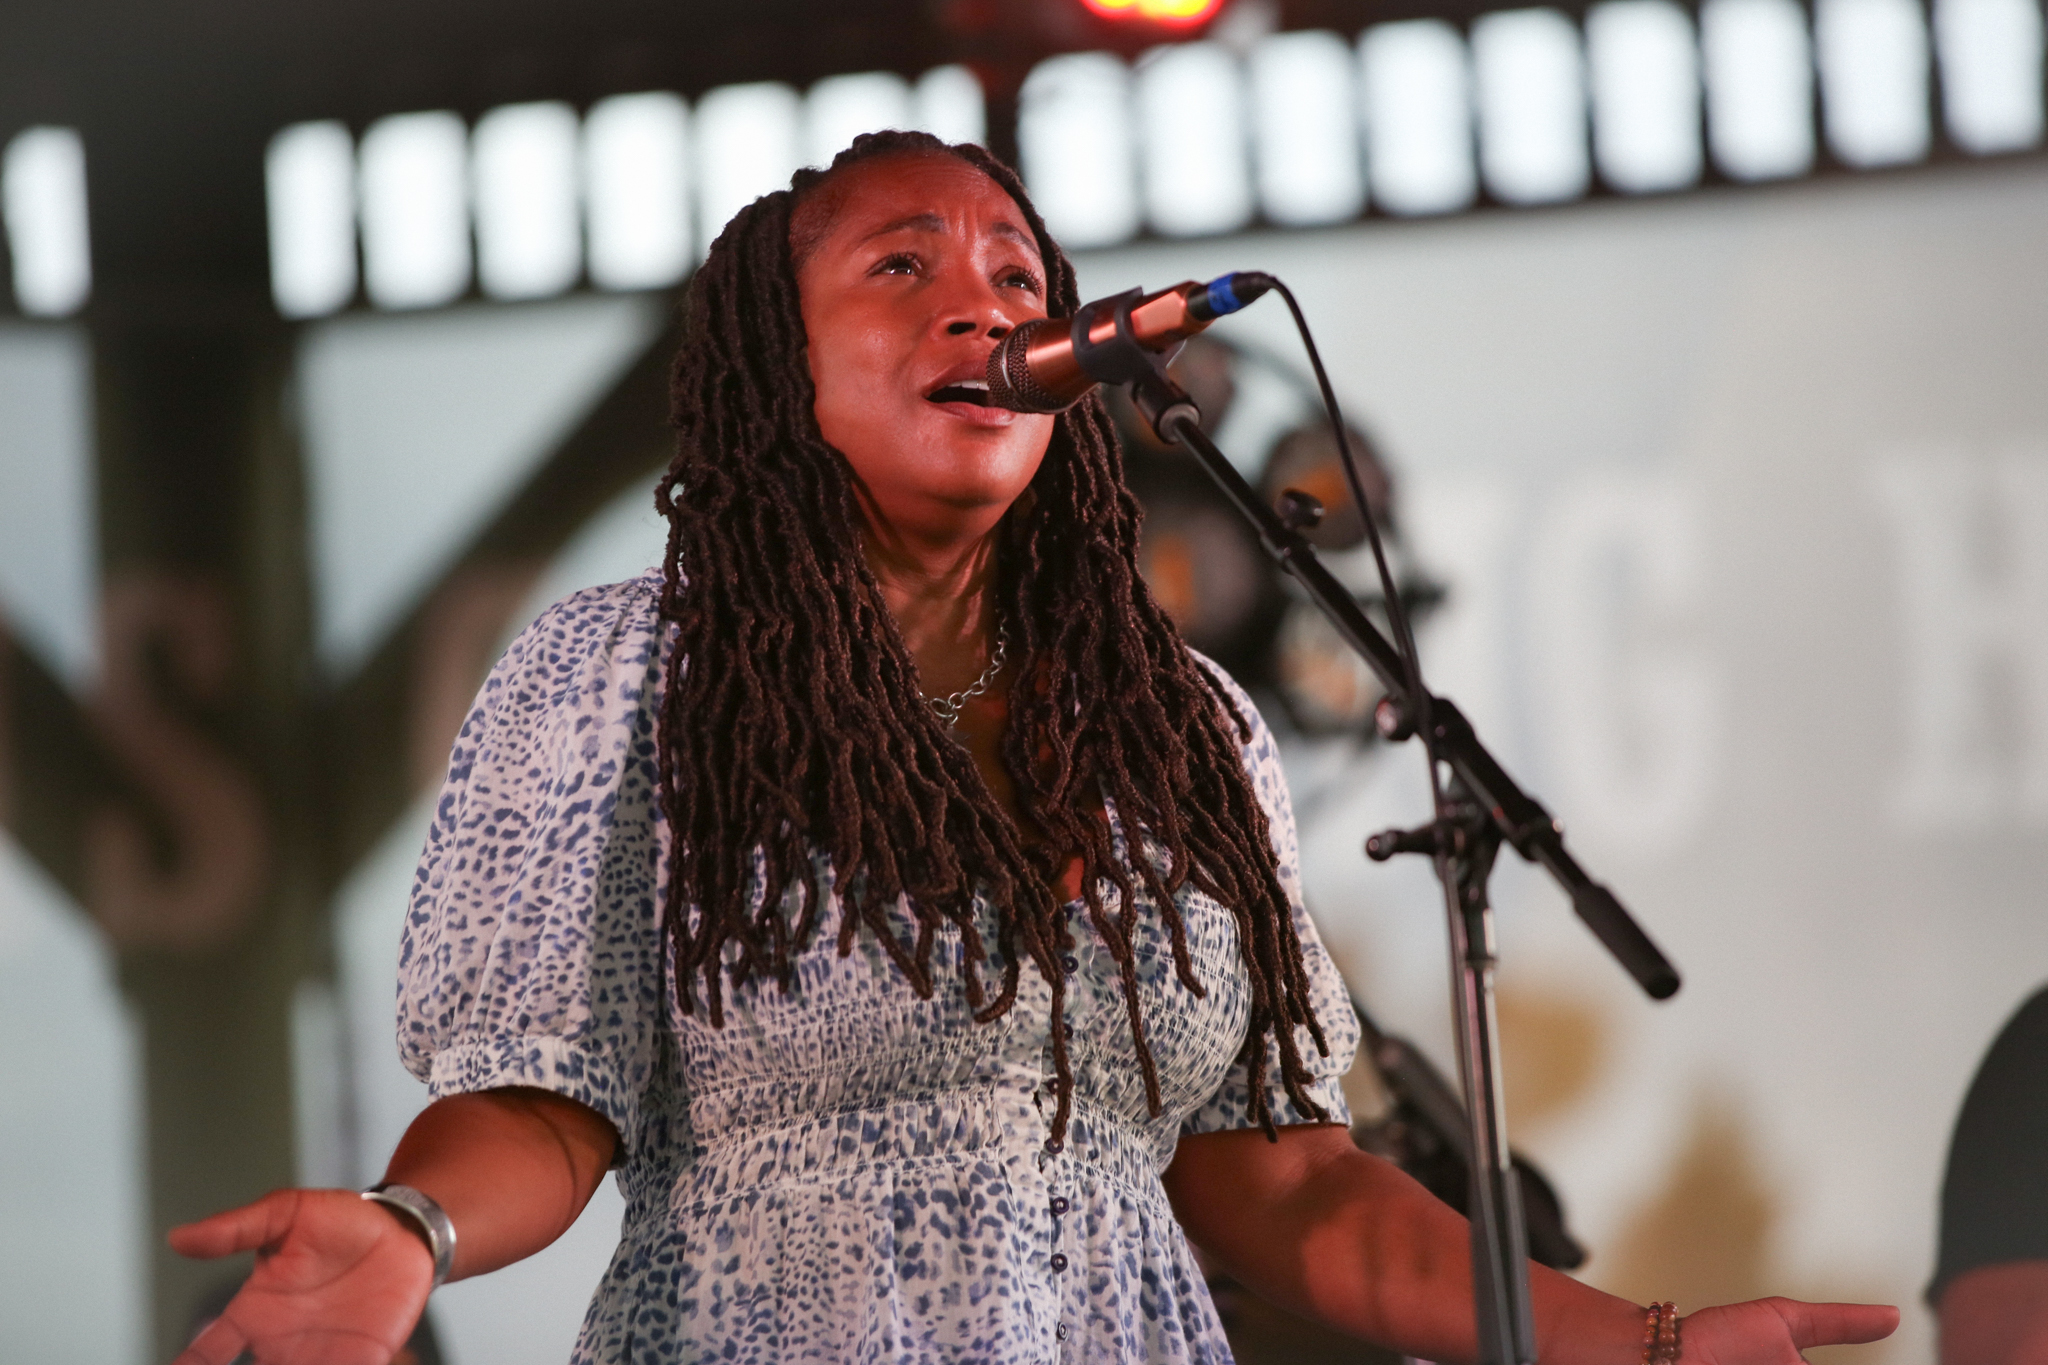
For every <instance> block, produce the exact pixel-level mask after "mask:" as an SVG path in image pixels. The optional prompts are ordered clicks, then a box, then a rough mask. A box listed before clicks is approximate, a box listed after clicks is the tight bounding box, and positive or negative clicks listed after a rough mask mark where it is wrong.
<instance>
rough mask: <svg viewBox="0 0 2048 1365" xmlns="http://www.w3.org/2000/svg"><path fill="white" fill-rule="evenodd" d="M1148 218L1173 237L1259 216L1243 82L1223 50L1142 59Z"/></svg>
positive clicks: (1180, 46)
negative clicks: (1249, 159) (1254, 213)
mask: <svg viewBox="0 0 2048 1365" xmlns="http://www.w3.org/2000/svg"><path fill="white" fill-rule="evenodd" d="M1136 82H1137V97H1138V98H1137V105H1138V128H1139V133H1140V136H1141V138H1142V140H1143V145H1144V152H1145V155H1144V160H1143V166H1144V186H1145V216H1146V217H1147V218H1149V219H1150V220H1151V223H1152V226H1153V227H1154V228H1156V229H1158V230H1159V231H1160V232H1162V233H1164V234H1166V235H1167V236H1170V237H1197V236H1202V235H1205V234H1208V233H1218V232H1229V231H1231V230H1232V229H1234V228H1240V227H1243V226H1244V225H1245V223H1246V221H1247V220H1249V219H1250V218H1251V216H1252V185H1251V170H1250V167H1248V166H1246V165H1245V151H1246V148H1247V141H1248V140H1247V139H1246V137H1245V128H1244V89H1243V78H1242V76H1241V75H1240V73H1239V71H1238V66H1237V58H1236V57H1234V56H1232V55H1231V53H1230V52H1229V51H1227V50H1226V49H1225V48H1223V47H1222V46H1220V45H1218V44H1216V43H1176V44H1174V45H1172V46H1170V47H1158V48H1154V49H1152V51H1150V52H1148V53H1146V54H1145V55H1144V56H1143V57H1142V58H1140V59H1139V61H1138V65H1137V71H1136Z"/></svg>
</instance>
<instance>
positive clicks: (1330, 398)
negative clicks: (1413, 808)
mask: <svg viewBox="0 0 2048 1365" xmlns="http://www.w3.org/2000/svg"><path fill="white" fill-rule="evenodd" d="M1226 278H1229V279H1230V280H1231V282H1232V284H1233V286H1236V285H1238V284H1239V283H1240V282H1242V284H1243V285H1245V286H1250V287H1255V288H1259V289H1262V290H1264V289H1270V290H1272V291H1273V292H1275V293H1277V294H1279V295H1280V297H1281V298H1283V299H1285V300H1286V301H1287V311H1288V312H1289V313H1290V314H1292V315H1293V317H1294V330H1295V331H1296V332H1297V333H1298V334H1299V335H1300V337H1301V345H1302V349H1303V350H1305V351H1307V352H1308V363H1309V366H1310V368H1311V369H1313V370H1314V371H1315V376H1316V387H1317V389H1318V390H1320V391H1321V393H1322V397H1323V409H1324V411H1325V412H1327V413H1328V414H1329V418H1330V430H1331V432H1332V433H1333V434H1334V435H1335V436H1336V438H1337V451H1338V453H1339V454H1340V455H1341V456H1343V464H1344V480H1345V482H1346V484H1348V485H1349V486H1350V489H1351V497H1352V500H1353V501H1354V502H1356V503H1357V504H1358V515H1359V518H1360V519H1361V520H1362V521H1364V523H1365V537H1366V543H1367V544H1369V545H1371V546H1372V559H1373V565H1374V567H1376V568H1377V569H1378V570H1379V578H1380V592H1381V594H1382V595H1383V596H1384V597H1385V598H1386V602H1387V624H1388V626H1389V627H1390V628H1391V629H1392V631H1393V635H1394V648H1395V649H1396V650H1398V651H1399V652H1400V655H1401V667H1402V671H1403V672H1404V673H1405V674H1407V683H1408V697H1409V701H1408V706H1409V714H1408V716H1407V717H1406V719H1407V720H1408V722H1409V723H1410V724H1411V725H1413V726H1414V727H1415V731H1416V733H1417V734H1419V735H1421V736H1422V747H1423V751H1424V752H1425V753H1426V754H1427V755H1428V758H1429V795H1430V804H1431V806H1432V808H1433V809H1434V811H1435V813H1436V820H1437V827H1438V829H1439V830H1440V831H1442V830H1445V829H1447V828H1448V825H1447V824H1446V823H1445V822H1446V820H1447V819H1448V817H1449V814H1450V811H1449V805H1448V802H1447V800H1446V798H1445V796H1444V786H1443V775H1442V774H1441V773H1440V772H1439V771H1438V766H1437V765H1438V760H1437V744H1436V725H1435V719H1434V716H1433V714H1432V707H1431V705H1430V696H1429V689H1428V688H1426V687H1424V686H1423V685H1422V657H1421V655H1420V654H1419V653H1418V652H1417V651H1416V648H1415V631H1414V628H1413V626H1412V625H1411V623H1410V622H1409V619H1408V607H1407V604H1406V603H1405V602H1403V601H1402V600H1401V593H1400V591H1399V589H1398V588H1396V587H1395V585H1394V574H1393V570H1392V569H1391V568H1389V567H1388V565H1387V550H1386V544H1385V541H1384V540H1383V539H1382V538H1381V536H1380V528H1379V523H1378V522H1376V521H1375V520H1374V519H1373V515H1372V504H1371V503H1370V502H1368V501H1367V500H1366V496H1365V481H1364V479H1363V478H1362V477H1361V476H1360V475H1359V472H1358V457H1357V456H1356V455H1354V454H1353V453H1352V450H1351V440H1350V438H1349V437H1348V436H1347V435H1346V434H1345V428H1344V413H1343V410H1342V409H1341V408H1340V407H1339V406H1338V403H1337V391H1336V389H1335V388H1333V387H1332V386H1331V384H1330V374H1329V371H1328V370H1326V369H1324V368H1323V356H1322V352H1320V351H1318V350H1317V349H1316V339H1315V334H1314V333H1313V332H1312V331H1310V330H1309V325H1308V319H1307V318H1306V317H1304V316H1303V315H1302V311H1301V304H1300V302H1299V301H1297V300H1296V299H1295V297H1294V291H1293V290H1292V289H1289V288H1288V287H1287V282H1286V281H1285V280H1282V279H1281V278H1280V277H1279V276H1277V275H1269V274H1267V273H1265V272H1264V271H1262V270H1245V271H1240V272H1239V273H1237V274H1236V275H1234V276H1229V277H1226ZM1448 856H1449V848H1448V847H1447V841H1446V840H1444V839H1442V838H1439V840H1438V846H1437V857H1438V858H1439V860H1443V859H1447V858H1448ZM1440 866H1441V864H1440ZM1441 870H1443V871H1445V872H1448V870H1449V869H1448V868H1447V867H1442V868H1441Z"/></svg>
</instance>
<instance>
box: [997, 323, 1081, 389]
mask: <svg viewBox="0 0 2048 1365" xmlns="http://www.w3.org/2000/svg"><path fill="white" fill-rule="evenodd" d="M1066 325H1067V323H1066V322H1065V320H1064V319H1058V318H1034V319H1033V320H1032V321H1030V322H1026V323H1020V324H1019V325H1018V327H1017V329H1016V330H1015V331H1013V332H1011V333H1010V334H1009V335H1008V336H1006V337H1004V338H1003V339H1002V341H1001V342H999V343H998V344H997V346H996V348H995V350H993V351H991V352H989V357H988V398H989V402H990V403H992V404H994V405H995V406H996V407H999V408H1008V409H1009V410H1010V411H1012V412H1058V411H1060V410H1061V409H1063V408H1065V407H1067V406H1068V404H1069V403H1071V402H1072V401H1073V400H1071V399H1068V400H1066V401H1062V400H1060V399H1059V398H1056V397H1054V396H1053V395H1052V394H1050V393H1047V392H1046V391H1045V390H1044V389H1043V388H1042V387H1040V386H1039V383H1038V381H1037V380H1036V379H1034V378H1032V376H1031V368H1030V366H1029V365H1028V364H1026V363H1025V361H1026V353H1027V352H1028V351H1029V350H1030V348H1031V339H1032V338H1033V337H1035V336H1037V335H1038V333H1039V332H1040V331H1042V330H1044V329H1045V328H1047V327H1065V326H1066Z"/></svg>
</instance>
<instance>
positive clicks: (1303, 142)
mask: <svg viewBox="0 0 2048 1365" xmlns="http://www.w3.org/2000/svg"><path fill="white" fill-rule="evenodd" d="M1250 67H1251V108H1252V116H1251V118H1252V139H1253V146H1254V150H1255V152H1256V153H1257V161H1258V181H1259V203H1260V205H1261V206H1262V207H1263V208H1264V209H1265V212H1266V217H1268V218H1270V219H1272V220H1273V221H1274V222H1276V223H1280V224H1284V225H1286V226H1288V227H1308V226H1312V225H1314V224H1318V223H1341V222H1343V221H1344V220H1345V219H1347V218H1354V217H1356V216H1357V215H1358V211H1359V210H1360V209H1362V208H1364V207H1365V175H1364V173H1363V170H1362V168H1361V163H1360V161H1359V148H1358V90H1357V87H1356V85H1355V84H1354V82H1353V79H1352V67H1351V51H1350V48H1349V46H1348V45H1347V44H1346V43H1345V42H1344V40H1343V39H1342V38H1339V37H1338V36H1337V35H1336V34H1334V33H1321V32H1307V33H1276V34H1273V35H1271V36H1269V37H1266V38H1262V39H1260V40H1259V42H1258V44H1257V46H1255V47H1253V48H1252V53H1251V63H1250Z"/></svg>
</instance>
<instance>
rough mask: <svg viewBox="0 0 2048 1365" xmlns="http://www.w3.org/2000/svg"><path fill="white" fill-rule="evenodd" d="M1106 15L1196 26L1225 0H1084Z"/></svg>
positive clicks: (1183, 26)
mask: <svg viewBox="0 0 2048 1365" xmlns="http://www.w3.org/2000/svg"><path fill="white" fill-rule="evenodd" d="M1081 3H1082V4H1084V5H1086V6H1087V7H1088V9H1089V11H1090V12H1091V13H1093V14H1097V15H1099V16H1101V17H1102V18H1104V19H1134V20H1139V21H1142V22H1146V23H1153V24H1159V25H1161V26H1162V27H1165V28H1193V27H1195V26H1196V25H1197V24H1202V23H1206V22H1208V20H1210V19H1211V18H1213V17H1214V16H1215V14H1216V11H1217V10H1219V9H1221V8H1223V0H1081Z"/></svg>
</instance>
